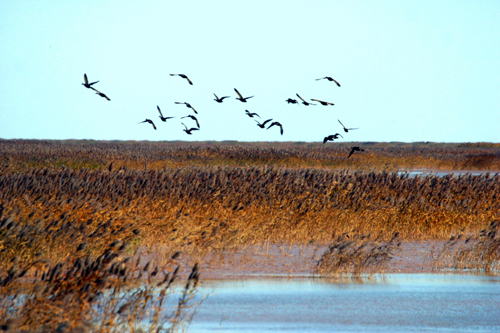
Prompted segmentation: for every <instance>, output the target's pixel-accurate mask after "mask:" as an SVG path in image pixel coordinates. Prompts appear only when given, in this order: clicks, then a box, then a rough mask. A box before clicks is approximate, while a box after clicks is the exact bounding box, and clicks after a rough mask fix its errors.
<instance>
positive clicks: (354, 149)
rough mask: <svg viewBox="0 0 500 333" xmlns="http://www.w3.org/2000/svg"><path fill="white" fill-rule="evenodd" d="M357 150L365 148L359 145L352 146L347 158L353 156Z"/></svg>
mask: <svg viewBox="0 0 500 333" xmlns="http://www.w3.org/2000/svg"><path fill="white" fill-rule="evenodd" d="M355 151H365V150H364V149H361V148H359V147H351V151H350V152H349V156H347V158H349V157H351V155H352V154H354V152H355Z"/></svg>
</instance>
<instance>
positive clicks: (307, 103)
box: [295, 93, 315, 106]
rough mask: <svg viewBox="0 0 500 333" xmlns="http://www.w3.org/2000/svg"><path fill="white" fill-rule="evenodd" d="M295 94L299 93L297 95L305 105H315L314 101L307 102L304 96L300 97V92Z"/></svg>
mask: <svg viewBox="0 0 500 333" xmlns="http://www.w3.org/2000/svg"><path fill="white" fill-rule="evenodd" d="M295 95H297V97H298V98H300V99H301V100H302V104H304V105H306V106H307V105H315V104H313V103H309V102H306V101H305V100H304V99H303V98H302V97H300V95H299V94H297V93H295Z"/></svg>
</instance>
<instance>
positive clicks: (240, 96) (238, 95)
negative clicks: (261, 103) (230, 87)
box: [234, 88, 243, 99]
mask: <svg viewBox="0 0 500 333" xmlns="http://www.w3.org/2000/svg"><path fill="white" fill-rule="evenodd" d="M234 91H236V93H237V94H238V96H239V97H240V98H241V99H243V96H241V94H240V92H239V91H238V89H236V88H234Z"/></svg>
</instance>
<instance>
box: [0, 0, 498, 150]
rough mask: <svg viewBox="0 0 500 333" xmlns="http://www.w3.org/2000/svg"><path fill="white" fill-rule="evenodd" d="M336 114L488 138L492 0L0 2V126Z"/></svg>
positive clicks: (360, 135)
mask: <svg viewBox="0 0 500 333" xmlns="http://www.w3.org/2000/svg"><path fill="white" fill-rule="evenodd" d="M84 73H87V75H88V77H89V80H90V81H96V80H100V82H99V83H97V84H96V85H95V86H94V87H95V88H96V89H98V90H100V91H102V92H104V93H105V94H106V95H108V96H109V97H110V98H111V101H110V102H108V101H106V100H105V99H103V98H101V97H99V96H98V95H96V94H94V93H93V91H92V90H90V89H86V88H84V87H83V86H82V85H81V83H82V82H83V74H84ZM170 73H184V74H186V75H188V76H189V78H190V79H191V80H192V81H193V83H194V85H193V86H190V85H189V84H188V83H187V82H186V80H184V79H181V78H179V77H172V76H169V74H170ZM324 76H331V77H333V78H335V79H336V80H338V81H339V82H340V84H341V85H342V87H341V88H338V87H337V86H336V85H335V84H334V83H333V82H329V81H327V80H321V81H315V79H317V78H320V77H324ZM233 88H237V89H238V90H239V91H240V92H241V93H242V94H243V95H244V96H251V95H255V97H254V98H252V99H250V100H249V101H248V102H247V103H241V102H239V101H237V100H236V99H235V97H236V94H235V93H234V90H233ZM213 93H216V94H217V95H218V96H225V95H229V96H231V98H230V99H226V100H225V101H224V103H222V104H218V103H216V102H215V101H214V100H213V99H214V96H213ZM295 93H299V94H300V95H301V96H302V97H304V98H305V99H310V98H316V99H320V100H325V101H329V102H333V103H335V106H328V107H326V106H321V105H316V106H308V107H306V106H304V105H300V106H297V105H292V104H287V103H286V102H285V100H286V99H287V98H296V96H295ZM176 101H179V102H184V101H187V102H189V103H191V104H192V105H193V107H195V108H196V110H197V111H198V112H199V114H198V116H197V117H198V119H199V121H200V125H201V130H200V131H198V132H194V133H193V135H191V136H189V135H187V134H186V133H184V132H183V131H182V129H183V126H182V125H181V120H180V119H179V118H180V117H182V116H185V115H187V114H192V113H190V112H189V111H190V109H187V108H186V107H185V106H183V105H176V104H174V102H176ZM157 105H159V106H160V108H161V109H162V111H163V113H164V115H165V116H175V117H177V118H175V119H171V120H169V121H168V122H167V123H163V122H161V121H160V119H159V118H158V115H159V114H158V112H157V110H156V106H157ZM246 109H248V110H249V111H251V112H256V113H258V114H259V115H261V117H262V118H263V119H268V118H273V119H274V120H276V121H279V122H281V123H282V124H283V127H284V132H285V133H284V135H283V136H281V135H279V129H278V128H274V127H273V128H271V129H269V130H262V129H260V128H258V127H257V126H256V123H255V121H254V120H253V119H252V118H249V117H247V116H246V115H245V110H246ZM146 118H149V119H152V120H153V121H154V122H155V123H156V125H157V127H158V130H156V131H155V130H153V128H152V126H151V125H149V124H137V123H138V122H140V121H142V120H144V119H146ZM337 119H340V120H341V121H342V122H343V123H344V124H345V125H346V126H348V127H359V130H356V131H351V132H349V133H348V134H346V135H344V139H342V141H405V142H412V141H438V142H478V141H489V142H500V131H499V130H498V128H499V127H500V126H499V125H500V1H497V0H491V1H486V0H485V1H459V0H453V1H430V0H429V1H427V0H422V1H403V0H394V1H353V0H345V1H333V0H329V1H327V0H324V1H319V0H318V1H294V0H291V1H270V0H267V1H259V0H257V1H217V0H215V1H123V0H122V1H91V0H90V1H78V2H76V1H67V0H61V1H59V0H51V1H34V0H30V1H28V0H3V1H0V138H5V139H11V138H25V139H31V138H34V139H95V140H239V141H321V140H322V138H323V137H324V136H326V135H329V134H334V133H337V132H341V130H342V128H341V126H340V124H339V123H338V122H337ZM182 121H183V122H184V123H185V124H187V125H188V126H191V125H194V122H193V121H192V120H190V119H182ZM341 133H342V134H344V133H343V132H341Z"/></svg>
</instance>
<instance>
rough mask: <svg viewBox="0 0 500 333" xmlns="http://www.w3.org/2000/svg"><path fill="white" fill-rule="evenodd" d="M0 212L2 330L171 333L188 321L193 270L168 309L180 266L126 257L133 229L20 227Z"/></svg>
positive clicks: (51, 223)
mask: <svg viewBox="0 0 500 333" xmlns="http://www.w3.org/2000/svg"><path fill="white" fill-rule="evenodd" d="M3 212H5V208H4V207H0V244H1V245H2V251H1V252H0V258H1V261H2V265H1V269H0V295H1V296H0V318H2V319H1V320H0V324H2V325H3V326H2V327H3V328H2V329H3V330H8V329H7V328H9V330H11V331H14V330H15V331H25V332H35V331H36V332H69V331H75V332H76V331H78V332H90V331H92V332H143V331H149V332H176V331H178V329H179V328H182V327H183V325H185V324H187V323H188V322H189V320H190V316H192V315H193V313H194V312H193V311H194V309H193V308H192V307H193V306H194V305H195V303H194V300H193V298H194V295H195V294H196V287H197V285H198V280H199V274H200V273H199V272H198V266H197V265H194V266H193V268H192V270H191V273H190V274H189V276H187V278H186V281H185V282H184V285H183V288H182V291H181V299H180V300H179V302H178V304H177V307H176V308H175V309H173V310H171V311H168V310H167V309H165V304H164V303H165V301H166V299H167V298H168V297H169V295H170V294H172V292H173V291H174V282H176V281H177V280H178V281H179V282H180V278H179V277H180V275H181V273H180V270H181V267H180V266H179V265H178V263H177V261H176V260H175V259H171V260H170V261H169V262H168V263H165V264H163V265H162V264H161V263H158V264H153V263H152V262H151V261H149V262H148V263H143V264H141V262H140V257H137V256H132V255H129V254H127V253H130V252H131V248H132V244H131V241H132V240H133V239H134V237H136V236H137V235H136V234H138V232H137V230H136V229H134V230H129V228H127V227H126V226H117V225H116V224H114V223H111V222H110V221H107V222H102V223H99V222H95V221H92V222H90V221H88V222H87V223H86V224H85V223H84V224H80V225H79V227H76V224H75V221H72V222H67V221H65V220H64V218H63V219H61V218H60V217H59V218H55V219H52V220H51V219H50V218H48V221H40V220H36V219H35V220H34V219H28V220H23V221H20V220H17V219H15V218H13V217H12V216H10V217H5V216H4V215H3ZM88 225H90V226H89V227H87V226H88ZM113 238H114V239H115V240H114V241H112V242H111V241H110V240H111V239H113ZM107 241H108V242H109V243H107ZM177 256H178V254H175V255H174V257H177Z"/></svg>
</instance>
